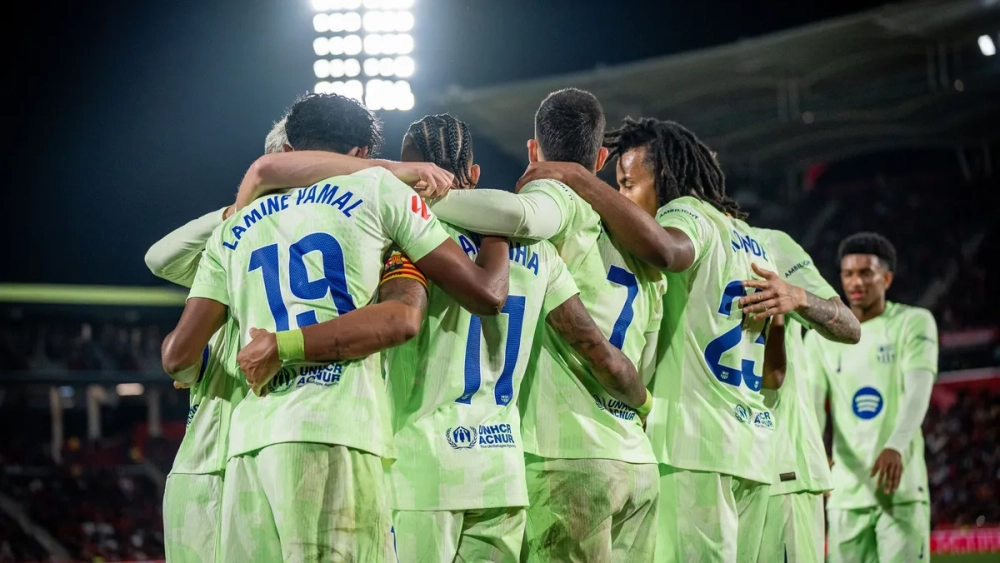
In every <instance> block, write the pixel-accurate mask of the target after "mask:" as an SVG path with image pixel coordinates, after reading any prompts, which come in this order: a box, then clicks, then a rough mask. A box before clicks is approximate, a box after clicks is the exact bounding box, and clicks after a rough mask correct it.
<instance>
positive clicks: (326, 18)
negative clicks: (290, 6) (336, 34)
mask: <svg viewBox="0 0 1000 563" xmlns="http://www.w3.org/2000/svg"><path fill="white" fill-rule="evenodd" d="M313 29H315V30H316V33H325V32H327V31H330V15H329V14H316V15H315V16H313Z"/></svg>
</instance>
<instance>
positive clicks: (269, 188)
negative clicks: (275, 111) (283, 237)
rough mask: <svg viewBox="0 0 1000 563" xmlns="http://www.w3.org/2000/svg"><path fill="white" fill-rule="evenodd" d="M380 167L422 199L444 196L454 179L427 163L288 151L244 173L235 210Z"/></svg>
mask: <svg viewBox="0 0 1000 563" xmlns="http://www.w3.org/2000/svg"><path fill="white" fill-rule="evenodd" d="M376 166H381V167H383V168H385V169H386V170H388V171H389V172H391V173H392V175H393V176H396V177H397V178H399V179H400V180H401V181H402V182H404V183H406V184H409V185H410V186H412V187H417V188H419V189H420V190H421V194H422V195H423V196H424V197H440V196H442V195H444V194H445V193H447V191H448V190H449V189H450V188H451V186H452V184H453V183H454V181H455V176H454V175H453V174H452V173H451V172H448V171H447V170H443V169H441V168H438V167H437V166H436V165H434V164H432V163H427V162H395V161H391V160H376V159H367V158H359V157H358V156H355V155H354V154H348V155H343V154H337V153H332V152H325V151H291V152H284V153H275V154H265V155H264V156H262V157H260V158H258V159H257V160H256V161H254V163H253V164H252V165H250V169H249V170H247V173H246V175H245V176H244V177H243V182H242V183H240V190H239V193H238V194H237V196H236V209H242V208H243V207H244V206H246V205H247V204H249V203H250V202H252V201H254V200H255V199H257V198H259V197H261V196H263V195H265V194H267V193H270V192H273V191H276V190H281V189H285V188H290V187H298V186H308V185H310V184H314V183H316V182H319V181H320V180H324V179H326V178H330V177H332V176H344V175H347V174H354V173H355V172H360V171H362V170H367V169H368V168H373V167H376Z"/></svg>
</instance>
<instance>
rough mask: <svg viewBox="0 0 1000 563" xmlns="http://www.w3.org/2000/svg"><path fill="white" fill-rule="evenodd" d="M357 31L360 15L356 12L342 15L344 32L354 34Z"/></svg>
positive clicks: (359, 26)
mask: <svg viewBox="0 0 1000 563" xmlns="http://www.w3.org/2000/svg"><path fill="white" fill-rule="evenodd" d="M359 29H361V14H359V13H357V12H347V13H346V14H344V31H349V32H351V33H354V32H355V31H357V30H359Z"/></svg>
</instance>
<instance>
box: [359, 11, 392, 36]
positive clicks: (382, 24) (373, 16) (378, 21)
mask: <svg viewBox="0 0 1000 563" xmlns="http://www.w3.org/2000/svg"><path fill="white" fill-rule="evenodd" d="M363 23H364V27H365V31H367V32H369V33H372V32H379V31H382V30H383V29H385V28H386V26H387V25H388V24H389V18H388V17H386V13H385V12H365V17H364V18H363Z"/></svg>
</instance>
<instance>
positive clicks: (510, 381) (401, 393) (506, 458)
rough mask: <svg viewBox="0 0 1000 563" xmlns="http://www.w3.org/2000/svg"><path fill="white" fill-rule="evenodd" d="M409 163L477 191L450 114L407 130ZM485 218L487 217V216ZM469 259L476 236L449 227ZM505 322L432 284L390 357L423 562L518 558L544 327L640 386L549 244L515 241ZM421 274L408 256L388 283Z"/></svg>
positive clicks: (412, 538) (406, 512) (397, 516)
mask: <svg viewBox="0 0 1000 563" xmlns="http://www.w3.org/2000/svg"><path fill="white" fill-rule="evenodd" d="M402 158H403V160H423V161H431V162H434V163H436V164H438V165H440V166H441V167H443V168H445V169H447V170H449V171H451V172H453V173H454V174H455V177H456V178H457V179H458V184H459V187H461V188H465V189H471V188H473V187H474V186H475V183H476V181H477V180H478V176H479V168H478V166H476V165H474V164H473V161H472V137H471V135H470V134H469V131H468V128H467V127H466V125H465V124H464V123H462V122H461V121H458V120H457V119H455V118H454V117H452V116H450V115H440V116H429V117H425V118H423V119H421V120H420V121H417V122H416V123H414V124H412V125H411V126H410V129H409V131H408V132H407V134H406V137H405V139H404V142H403V150H402ZM482 213H483V214H488V213H490V210H489V209H484V210H482ZM444 227H445V229H446V230H447V231H448V232H449V234H450V235H451V236H452V238H453V239H455V240H456V241H457V242H459V244H460V245H461V246H462V247H463V248H464V249H466V251H467V252H468V253H469V255H470V257H473V256H474V255H475V253H476V247H477V240H478V235H475V234H472V233H470V232H468V231H464V230H460V229H457V228H452V227H450V226H449V225H447V224H444ZM510 260H511V266H510V295H509V296H508V298H507V303H506V305H505V306H504V310H503V312H502V313H503V314H501V315H499V316H497V317H485V318H480V317H477V316H474V315H472V314H471V313H469V312H468V311H466V310H465V309H463V308H461V307H460V306H459V305H458V303H456V302H455V301H454V300H453V299H451V298H450V297H449V296H448V295H447V294H445V293H444V292H442V291H441V290H440V289H439V288H437V287H435V286H431V287H430V288H428V292H429V300H428V310H429V311H430V314H429V315H428V317H427V318H426V319H425V321H424V326H423V327H422V328H421V331H420V333H419V335H418V336H417V337H416V338H415V339H413V340H411V341H410V342H408V343H407V344H405V345H403V346H400V347H398V348H394V349H392V350H390V351H389V352H388V355H389V358H390V362H389V364H388V365H389V367H388V370H387V371H388V373H389V381H388V386H389V390H390V400H391V401H392V403H393V413H394V428H395V439H396V449H397V454H398V455H397V460H396V462H395V463H394V464H393V465H392V467H391V469H390V477H391V481H392V486H393V509H394V510H393V523H394V525H395V529H396V553H397V557H398V558H399V561H400V562H401V563H407V562H416V561H434V562H444V561H447V562H450V561H496V562H507V561H516V560H517V558H518V556H519V553H520V550H521V545H522V537H523V534H524V529H525V522H526V519H527V516H526V510H525V507H526V506H527V505H528V491H527V489H526V484H525V469H524V452H523V448H522V445H521V428H520V426H521V425H520V419H519V415H518V408H517V405H518V391H519V389H520V388H521V381H522V377H523V376H524V374H525V370H526V369H528V368H529V367H530V366H531V361H532V360H530V359H529V356H530V354H531V351H532V349H533V347H534V345H535V342H536V339H538V338H540V335H541V334H542V332H541V331H539V330H536V325H538V324H539V323H543V322H544V323H547V324H548V326H550V327H552V328H553V329H554V331H555V332H556V333H557V334H558V335H559V336H558V337H559V338H561V340H562V341H564V342H566V343H567V344H568V345H569V346H570V347H571V348H572V349H573V350H576V351H577V352H578V353H579V357H580V358H581V359H582V360H583V361H584V362H585V365H587V366H588V367H589V369H590V370H592V371H594V372H598V373H606V374H608V376H609V377H616V378H619V379H623V380H632V381H634V382H638V378H639V376H638V374H637V372H636V369H635V366H633V365H632V363H631V362H630V361H629V359H628V358H626V357H625V355H624V354H622V353H621V351H619V350H618V349H617V348H615V347H614V346H612V345H611V343H610V342H608V339H607V338H606V337H605V336H604V335H603V334H602V333H601V331H600V329H599V328H598V327H597V325H596V324H595V323H594V321H593V320H592V319H591V317H590V315H589V314H588V313H587V311H586V309H585V308H584V305H583V303H582V301H580V298H579V297H578V296H577V294H578V293H579V291H578V289H577V287H576V284H575V283H574V281H573V277H572V276H570V274H569V272H568V270H567V269H566V265H565V264H564V263H563V261H562V259H560V258H559V255H558V253H557V251H556V249H555V247H554V246H552V244H551V243H549V242H546V241H539V242H534V243H532V242H530V241H525V240H516V239H515V240H514V241H512V242H511V247H510ZM407 272H410V275H412V274H414V273H416V272H415V270H412V269H411V266H409V265H408V262H407V261H406V259H405V257H403V256H401V255H397V256H395V257H394V259H393V261H392V262H390V263H389V264H387V265H386V270H385V274H384V275H385V277H386V278H387V279H393V278H394V277H395V276H400V275H402V276H405V275H408V274H407Z"/></svg>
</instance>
